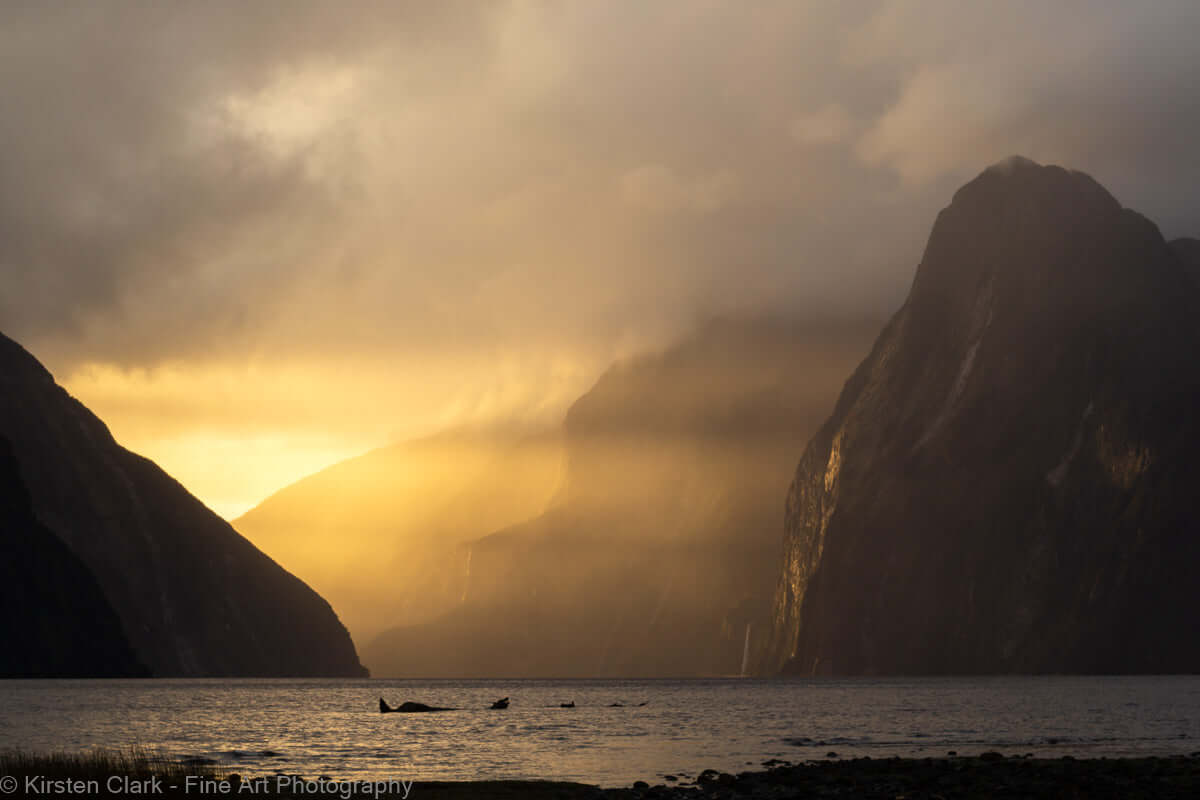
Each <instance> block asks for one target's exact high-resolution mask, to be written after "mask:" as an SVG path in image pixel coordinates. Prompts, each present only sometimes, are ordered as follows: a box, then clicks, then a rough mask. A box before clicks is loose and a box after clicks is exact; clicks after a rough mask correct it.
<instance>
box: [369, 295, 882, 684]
mask: <svg viewBox="0 0 1200 800" xmlns="http://www.w3.org/2000/svg"><path fill="white" fill-rule="evenodd" d="M877 332H878V323H877V322H874V321H871V322H864V323H857V322H856V323H845V322H843V323H837V324H824V323H823V324H815V325H800V324H796V323H794V322H789V321H786V320H778V319H776V320H763V319H759V320H749V321H746V320H743V321H719V322H713V323H711V324H709V325H707V326H705V327H704V328H702V329H701V330H700V331H699V332H698V333H696V334H695V335H694V336H692V337H690V338H689V339H687V340H685V341H684V342H682V343H680V344H678V345H676V346H674V347H672V348H670V349H668V350H666V351H665V352H662V353H659V354H655V355H650V356H646V357H643V358H639V359H635V360H633V361H631V362H628V363H623V364H620V365H617V366H614V367H613V368H612V369H610V370H609V371H608V372H606V373H605V374H604V375H603V376H602V377H601V378H600V379H599V380H598V381H597V383H596V385H595V386H594V387H593V388H592V389H591V390H590V391H589V392H588V393H587V394H585V395H584V396H583V397H581V398H580V399H579V400H578V401H577V402H576V403H575V405H574V406H573V407H572V408H571V410H570V411H569V413H568V415H567V420H566V425H565V437H566V451H567V475H566V479H565V483H564V486H563V488H562V490H561V492H560V493H559V496H558V498H557V500H556V502H555V503H553V504H552V507H551V508H550V509H549V510H548V511H546V513H544V514H541V515H539V516H537V517H536V518H534V519H532V520H530V521H528V522H526V523H523V524H519V525H514V526H510V527H508V528H506V529H504V530H501V531H498V532H496V533H494V534H492V535H489V536H484V537H482V538H480V539H478V540H477V541H475V542H473V543H472V544H471V546H470V551H469V552H470V567H469V573H468V580H467V581H466V584H465V586H464V593H463V598H462V602H461V604H460V605H459V606H458V607H457V608H455V609H453V610H452V611H450V612H448V613H447V614H445V615H443V616H442V617H440V618H438V619H436V620H431V621H429V622H427V623H425V624H421V625H411V626H401V627H397V628H395V629H393V630H391V631H388V632H385V633H383V634H382V635H380V636H379V637H378V638H377V639H376V640H375V641H374V642H372V643H370V644H369V645H367V646H366V647H365V648H364V650H363V658H364V660H365V661H366V663H367V664H368V665H369V666H370V667H371V669H372V671H373V672H374V673H375V674H376V675H411V676H420V675H455V676H469V675H475V676H486V675H511V676H687V675H736V674H740V673H741V671H742V669H743V666H744V663H745V661H746V654H747V652H748V651H751V652H752V651H753V650H754V649H755V648H756V647H761V646H762V644H763V643H765V641H766V631H767V630H768V625H767V622H768V620H769V617H770V603H771V591H772V588H773V585H774V577H775V576H776V575H777V572H778V566H777V565H778V559H779V546H780V544H779V523H780V520H781V518H782V513H783V508H782V498H783V495H784V493H785V490H786V487H787V482H788V480H789V479H790V477H791V474H792V470H793V468H794V460H795V453H796V452H797V450H798V449H799V448H801V447H802V446H803V443H804V442H805V441H806V440H807V438H808V437H809V436H810V435H811V434H812V432H813V431H815V429H816V427H817V425H819V423H820V421H821V420H822V419H823V418H824V417H825V415H826V414H828V413H829V409H830V408H831V407H832V405H833V401H834V398H835V397H836V394H837V390H838V388H839V387H840V386H841V384H842V382H843V380H844V378H845V375H846V374H847V372H848V371H849V369H850V367H851V366H852V365H853V364H854V363H855V362H856V361H857V360H858V359H860V358H861V357H862V354H863V353H864V352H866V349H867V347H868V346H869V344H870V341H871V338H872V337H873V336H874V335H875V334H876V333H877ZM503 477H504V476H503V475H499V474H498V475H497V480H503Z"/></svg>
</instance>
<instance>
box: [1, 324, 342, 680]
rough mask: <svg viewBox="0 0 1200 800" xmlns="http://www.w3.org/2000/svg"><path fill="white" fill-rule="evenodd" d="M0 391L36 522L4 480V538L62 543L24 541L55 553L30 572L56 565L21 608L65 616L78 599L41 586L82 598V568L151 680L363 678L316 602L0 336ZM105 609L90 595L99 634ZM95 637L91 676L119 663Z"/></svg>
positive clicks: (4, 423) (332, 620) (332, 619)
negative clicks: (98, 653) (99, 649)
mask: <svg viewBox="0 0 1200 800" xmlns="http://www.w3.org/2000/svg"><path fill="white" fill-rule="evenodd" d="M0 387H2V388H3V391H2V392H0V436H2V437H3V438H4V439H5V440H7V442H8V443H9V444H10V445H11V452H12V456H13V457H14V458H15V461H16V464H17V468H18V469H19V473H20V476H19V479H20V484H21V487H23V489H24V490H25V492H27V495H24V496H27V500H28V504H29V506H28V507H29V508H31V509H32V511H33V515H34V517H36V524H35V523H32V522H31V520H29V519H28V517H27V516H26V517H25V518H21V516H20V514H21V512H20V505H21V503H22V502H23V501H21V500H20V499H19V496H23V495H21V489H20V488H17V486H16V484H15V483H14V481H15V478H14V477H13V476H12V475H9V476H8V479H7V484H8V486H9V487H10V488H9V489H8V491H9V492H10V496H12V497H14V498H17V499H15V500H12V501H9V502H10V508H15V509H16V510H15V511H10V512H8V513H9V514H10V515H11V516H9V517H7V519H6V526H5V539H6V540H10V539H13V538H17V539H20V538H21V537H22V536H25V537H26V538H27V539H28V537H29V536H38V535H39V534H38V533H37V531H41V532H42V534H44V533H45V532H47V531H48V532H49V533H51V534H52V535H53V536H54V537H55V538H56V539H57V540H58V541H59V542H60V543H61V544H62V545H63V546H65V547H58V548H56V546H55V545H54V544H53V542H51V541H48V540H46V539H45V536H44V535H41V536H40V538H41V541H40V544H38V545H36V546H39V547H41V548H42V550H43V551H45V552H47V553H49V552H50V551H51V550H54V549H58V550H59V551H60V552H59V553H58V554H57V555H54V556H53V560H47V561H46V562H45V563H44V564H43V565H42V568H44V569H45V570H47V572H48V573H49V572H50V571H51V567H52V565H57V566H56V567H55V568H54V570H53V571H54V575H53V576H50V575H49V574H48V575H47V577H46V579H45V580H46V581H47V582H43V581H42V580H41V579H37V580H34V581H33V582H32V584H33V585H31V586H29V587H27V588H28V591H29V593H28V594H27V596H25V597H23V598H19V599H20V606H21V607H22V608H28V609H29V613H30V614H31V615H39V618H41V619H50V618H51V617H52V616H53V615H54V614H60V616H61V615H74V614H75V613H76V611H77V610H78V606H79V603H78V602H77V598H76V597H72V596H70V595H67V594H62V593H58V594H56V591H55V589H54V588H53V587H55V586H68V585H74V586H76V588H77V589H78V591H79V594H78V596H77V597H79V598H82V597H85V596H86V593H87V592H88V591H89V590H88V586H89V585H90V582H89V580H88V579H87V578H86V577H84V576H81V575H80V574H79V572H78V566H79V565H80V564H82V566H84V567H86V570H87V571H88V573H90V576H91V577H92V578H93V579H94V581H95V584H96V585H98V586H99V589H100V590H101V591H102V592H103V595H104V597H105V599H106V600H107V605H108V606H111V608H112V609H113V610H114V611H115V612H116V615H117V616H118V617H119V618H120V621H121V627H122V629H123V631H124V636H125V638H126V639H127V640H128V643H129V644H130V645H132V648H133V652H134V655H135V656H136V659H137V661H139V662H140V663H141V664H144V665H146V667H148V668H149V669H150V671H151V672H152V673H153V674H154V675H155V676H234V675H239V676H358V675H363V674H365V670H363V668H362V666H361V665H360V664H359V662H358V657H357V655H356V653H355V651H354V645H353V644H352V643H351V641H350V637H349V635H348V634H347V633H346V629H345V628H344V627H342V625H341V623H340V622H339V621H338V619H337V616H336V615H335V614H334V613H333V610H332V609H331V608H330V607H329V604H328V603H326V602H325V601H324V600H323V599H322V598H321V597H320V596H318V595H317V594H316V593H315V592H313V591H312V590H311V589H309V588H308V587H307V586H306V585H305V584H304V583H302V582H301V581H300V580H299V579H297V578H296V577H294V576H293V575H290V574H289V573H287V572H285V571H284V570H283V569H281V568H280V567H279V566H278V565H277V564H275V563H274V562H273V561H271V560H270V559H269V558H267V557H266V556H265V555H263V554H262V553H261V552H259V551H258V550H257V549H255V548H254V546H253V545H251V544H250V543H249V542H248V541H246V540H245V539H244V538H242V537H241V536H240V535H238V533H237V532H236V531H235V530H234V529H233V528H232V527H230V526H229V524H228V523H226V522H225V521H224V520H222V519H220V518H219V517H218V516H216V515H215V514H213V513H212V512H211V511H209V510H208V509H207V508H205V507H204V505H203V504H201V503H200V501H199V500H197V499H196V498H194V497H193V496H192V495H190V494H188V492H187V490H185V489H184V488H183V487H182V486H180V485H179V484H178V483H177V482H175V481H174V480H172V479H171V477H170V476H169V475H167V474H166V473H164V472H163V471H162V470H161V469H159V468H158V467H157V466H155V465H154V464H153V463H152V462H150V461H148V460H147V459H145V458H142V457H141V456H138V455H135V454H134V453H131V452H129V451H127V450H125V449H124V448H122V447H121V446H120V445H118V444H117V443H116V442H115V441H114V440H113V438H112V435H111V434H110V433H109V431H108V429H107V428H106V427H105V425H104V423H102V422H101V421H100V420H99V419H97V418H96V417H95V416H94V415H93V414H92V413H91V412H90V411H88V410H87V409H86V408H85V407H84V406H83V405H82V404H80V403H79V402H78V401H76V400H75V399H74V398H72V397H71V396H70V395H68V394H67V392H66V391H64V390H63V389H62V388H61V387H60V386H58V385H57V384H56V383H55V382H54V378H53V377H52V376H51V375H50V373H49V372H47V371H46V369H45V368H44V367H42V365H41V364H39V363H38V362H37V360H35V359H34V358H33V357H32V356H31V355H30V354H29V353H27V352H26V351H25V350H24V349H23V348H21V346H20V345H18V344H16V343H15V342H13V341H12V340H11V339H8V338H6V337H4V336H2V335H0ZM10 524H11V525H13V527H9V526H10ZM28 540H29V541H30V542H32V539H28ZM63 549H65V550H67V551H69V553H66V554H64V553H62V552H61V551H62V550H63ZM72 554H73V556H74V558H71V557H70V556H71V555H72ZM17 599H18V598H14V600H17ZM93 599H94V598H93ZM55 603H57V604H59V605H58V609H59V610H57V611H56V609H55V607H54V605H53V604H55ZM104 605H105V604H104V603H99V602H97V603H96V609H95V613H94V615H93V616H92V617H91V618H92V619H96V620H100V624H101V629H100V630H101V631H108V630H109V626H107V624H106V623H104V619H105V611H104ZM6 607H7V604H6ZM87 619H89V618H88V617H79V618H78V619H77V622H83V621H85V620H87ZM109 632H110V633H111V631H109ZM100 635H101V633H100V632H99V631H98V632H97V636H98V637H99V636H100ZM106 641H107V642H108V644H107V646H108V647H110V648H111V652H113V653H114V654H115V655H114V658H115V659H116V660H115V661H114V662H112V665H111V666H110V668H109V669H108V670H105V669H100V671H99V672H97V673H90V671H89V673H90V674H108V672H111V671H116V670H117V669H118V667H119V666H120V665H121V664H127V662H128V658H127V656H125V657H122V656H121V655H120V653H119V649H120V648H119V646H118V642H117V640H116V639H115V638H114V637H112V636H107V639H106ZM50 655H51V654H47V658H49V657H50Z"/></svg>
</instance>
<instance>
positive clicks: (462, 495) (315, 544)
mask: <svg viewBox="0 0 1200 800" xmlns="http://www.w3.org/2000/svg"><path fill="white" fill-rule="evenodd" d="M561 439H562V437H561V436H560V435H559V433H558V432H557V431H551V432H529V431H524V432H520V431H518V432H511V431H486V430H468V429H460V430H453V431H448V432H444V433H441V434H438V435H436V436H429V437H426V438H422V439H416V440H412V441H407V442H401V443H399V444H394V445H389V446H387V447H381V448H379V449H376V450H372V451H371V452H369V453H365V454H363V455H361V456H358V457H357V458H351V459H348V460H346V461H343V462H340V463H338V464H334V465H333V466H331V467H328V468H326V469H324V470H321V471H320V472H318V473H316V474H313V475H310V476H308V477H307V478H304V479H303V480H300V481H297V482H296V483H294V484H291V485H290V486H288V487H286V488H284V489H281V490H280V491H278V492H276V493H275V494H274V495H272V496H271V497H269V498H267V499H266V500H264V501H263V502H262V503H261V504H259V505H258V506H256V507H255V508H254V509H252V510H250V511H249V512H247V513H246V514H244V515H243V516H241V517H239V518H238V519H236V520H234V523H233V524H234V526H235V527H236V528H237V529H238V530H239V531H241V532H242V533H243V534H245V535H246V536H247V537H248V538H249V539H250V540H251V541H253V542H254V543H255V544H256V545H257V546H259V547H261V548H262V549H263V551H264V552H266V553H268V554H270V555H271V556H272V557H274V558H275V559H276V560H277V561H279V563H280V564H282V565H283V566H284V567H286V568H287V569H289V570H291V571H292V572H294V573H295V574H297V575H300V576H301V577H303V578H304V580H305V581H307V582H308V583H310V584H311V585H312V586H313V587H314V588H315V589H317V590H318V591H319V592H320V593H321V594H322V595H323V596H324V597H327V598H329V600H330V601H331V602H332V603H333V604H334V605H335V606H336V607H337V609H338V613H339V614H340V615H341V618H342V619H343V620H344V621H345V623H346V626H347V627H348V628H349V629H350V632H351V634H352V635H353V636H354V637H355V639H356V641H360V642H361V641H367V640H369V639H370V638H372V637H374V636H375V635H376V634H378V633H379V632H380V631H382V630H384V629H386V628H390V627H393V626H395V625H415V624H419V623H422V622H427V621H428V620H430V619H433V618H435V617H437V616H439V615H440V614H443V613H445V612H446V611H448V610H450V609H452V608H454V607H456V606H457V605H458V604H459V603H460V602H461V600H462V596H463V591H464V589H465V588H466V584H465V581H466V575H467V570H468V568H469V565H468V563H467V553H468V548H467V547H466V545H465V543H466V542H469V541H471V540H474V539H478V538H479V537H480V536H481V535H482V534H484V533H487V532H488V531H490V530H494V529H495V528H499V527H506V526H508V525H512V524H514V523H517V522H522V521H524V520H527V519H529V518H531V517H534V516H536V515H537V514H540V513H541V512H542V511H543V510H544V509H545V508H546V506H547V504H548V503H549V501H550V499H551V497H552V496H553V494H554V492H555V490H556V489H557V488H558V486H559V483H560V481H561V477H562V461H563V452H562V441H561ZM369 663H370V662H368V666H369Z"/></svg>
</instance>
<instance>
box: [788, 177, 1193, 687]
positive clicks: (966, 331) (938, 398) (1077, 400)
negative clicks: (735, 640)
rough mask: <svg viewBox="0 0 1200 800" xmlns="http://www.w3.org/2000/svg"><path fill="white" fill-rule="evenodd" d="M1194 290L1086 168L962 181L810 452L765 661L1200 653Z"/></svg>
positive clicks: (973, 665)
mask: <svg viewBox="0 0 1200 800" xmlns="http://www.w3.org/2000/svg"><path fill="white" fill-rule="evenodd" d="M1198 311H1200V300H1198V297H1197V289H1196V286H1195V285H1194V284H1192V283H1191V282H1190V281H1189V279H1188V277H1187V275H1186V274H1185V272H1184V270H1183V269H1182V268H1181V265H1180V260H1179V259H1178V258H1177V257H1176V256H1174V255H1173V254H1172V252H1171V250H1170V249H1169V248H1168V246H1167V244H1166V243H1165V242H1164V241H1163V238H1162V236H1161V235H1160V234H1159V232H1158V230H1157V229H1156V228H1155V226H1154V225H1153V224H1151V223H1150V222H1149V221H1147V220H1146V219H1145V218H1143V217H1141V216H1140V215H1138V214H1136V213H1134V212H1132V211H1129V210H1126V209H1123V208H1121V206H1120V205H1119V204H1118V203H1117V201H1116V200H1114V199H1113V197H1112V196H1111V195H1109V194H1108V192H1106V191H1105V190H1104V189H1103V188H1102V187H1101V186H1099V184H1097V183H1096V182H1095V181H1094V180H1092V179H1091V178H1089V177H1088V176H1086V175H1082V174H1080V173H1076V172H1070V171H1067V170H1063V169H1061V168H1058V167H1042V166H1039V165H1036V164H1034V163H1033V162H1030V161H1026V160H1023V159H1015V160H1011V161H1009V162H1005V163H1004V164H1001V165H997V166H996V167H992V168H990V169H988V170H987V171H985V172H984V173H983V174H981V175H980V176H979V177H978V178H976V179H975V180H973V181H972V182H971V183H969V184H967V185H966V186H964V187H963V188H962V189H960V190H959V191H958V193H957V194H956V195H955V196H954V200H953V202H952V203H951V204H950V206H949V207H948V208H946V209H944V210H943V211H942V212H941V214H939V216H938V219H937V222H936V224H935V225H934V228H933V232H932V234H931V235H930V238H929V243H928V246H927V248H926V251H925V255H924V258H923V260H922V262H921V264H920V266H919V268H918V270H917V275H916V278H915V280H914V281H913V286H912V291H911V293H910V295H909V298H908V300H907V302H906V303H905V305H904V307H903V308H902V309H901V310H900V311H899V312H898V313H897V314H896V315H895V317H893V319H892V321H891V322H890V323H889V324H888V326H887V328H886V329H885V330H884V332H883V333H882V334H881V335H880V337H879V339H878V340H877V341H876V343H875V347H874V349H873V350H872V352H871V354H870V356H868V358H867V359H866V360H865V361H864V362H863V363H862V364H861V365H860V366H859V368H858V370H857V371H856V372H855V373H854V375H853V376H852V377H851V379H850V380H849V382H848V383H847V384H846V388H845V390H844V391H843V392H842V396H841V397H840V398H839V400H838V403H837V407H836V409H835V410H834V413H833V415H832V416H831V417H830V418H829V420H828V421H827V422H826V423H825V424H824V425H823V426H822V428H821V430H820V431H819V432H818V434H817V435H816V436H815V437H814V438H813V440H812V441H811V442H810V443H809V445H808V447H807V449H806V450H805V452H804V456H803V458H802V459H801V461H800V465H799V468H798V470H797V472H796V477H795V480H794V482H793V484H792V488H791V491H790V493H789V496H788V511H787V520H786V529H785V560H784V565H783V575H782V579H781V582H780V585H779V588H778V591H777V595H776V601H775V621H774V629H773V638H772V646H771V649H770V652H769V655H768V660H767V662H766V664H765V668H766V669H768V670H773V669H777V668H778V667H779V666H781V665H783V664H784V663H785V662H787V665H788V669H789V670H792V671H795V672H800V673H805V674H808V673H818V674H821V673H835V674H864V673H865V674H871V673H939V672H940V673H947V672H958V673H968V672H1008V671H1020V672H1039V671H1069V672H1126V671H1162V672H1171V671H1195V670H1197V669H1200V613H1198V612H1197V609H1198V608H1200V583H1198V582H1197V581H1196V580H1195V570H1196V568H1197V567H1198V566H1200V513H1198V512H1197V506H1196V503H1195V499H1194V493H1195V487H1196V486H1197V485H1200V462H1198V461H1197V458H1196V453H1197V447H1198V446H1200V420H1198V419H1197V416H1196V409H1197V408H1200V360H1197V358H1196V353H1197V352H1200V349H1198V346H1200V324H1197V312H1198Z"/></svg>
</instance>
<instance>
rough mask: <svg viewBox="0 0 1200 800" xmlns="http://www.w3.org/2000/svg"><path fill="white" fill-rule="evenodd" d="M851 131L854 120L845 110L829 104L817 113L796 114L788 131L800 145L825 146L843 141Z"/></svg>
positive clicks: (834, 104) (835, 104)
mask: <svg viewBox="0 0 1200 800" xmlns="http://www.w3.org/2000/svg"><path fill="white" fill-rule="evenodd" d="M853 129H854V120H852V119H851V118H850V114H849V113H848V112H847V111H846V109H844V108H842V107H841V106H840V105H838V104H837V103H830V104H829V105H827V106H824V107H822V108H820V109H818V110H817V111H813V112H811V113H808V114H798V115H797V116H796V117H795V118H794V119H793V120H792V124H791V127H790V129H789V130H790V131H791V133H792V137H793V138H794V139H795V140H796V141H797V142H799V143H801V144H806V145H826V144H835V143H837V142H840V141H843V140H844V139H845V138H846V137H847V136H848V135H849V134H850V132H851V131H852V130H853Z"/></svg>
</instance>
